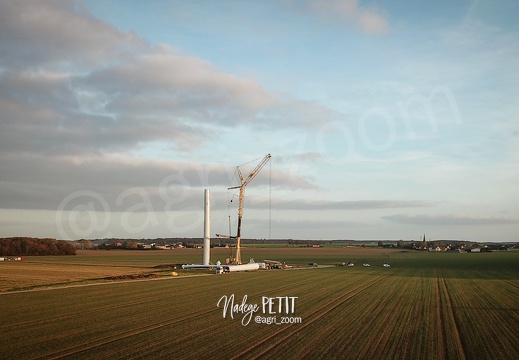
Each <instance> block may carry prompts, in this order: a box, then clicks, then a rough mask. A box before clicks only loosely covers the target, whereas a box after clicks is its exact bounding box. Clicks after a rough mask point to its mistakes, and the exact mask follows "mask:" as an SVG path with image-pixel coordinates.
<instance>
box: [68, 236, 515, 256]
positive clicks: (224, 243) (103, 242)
mask: <svg viewBox="0 0 519 360" xmlns="http://www.w3.org/2000/svg"><path fill="white" fill-rule="evenodd" d="M74 243H75V246H76V248H78V249H85V250H88V249H105V250H111V249H127V250H172V249H182V248H195V249H197V248H198V249H201V248H202V246H203V239H202V238H156V239H117V238H113V239H95V240H85V239H82V240H76V241H75V242H74ZM269 244H270V245H275V246H278V247H279V246H284V247H314V248H315V247H381V248H395V249H407V250H416V251H435V252H490V251H506V250H509V249H512V248H519V243H508V242H507V243H494V242H484V243H482V242H475V241H465V240H426V239H425V236H424V238H423V239H422V240H420V241H412V240H293V239H272V240H266V239H242V246H247V245H249V246H255V245H256V246H260V245H261V246H266V245H269ZM235 246H236V244H235V243H234V242H233V239H221V238H212V239H211V247H212V248H215V247H223V248H229V247H235Z"/></svg>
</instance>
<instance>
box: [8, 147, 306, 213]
mask: <svg viewBox="0 0 519 360" xmlns="http://www.w3.org/2000/svg"><path fill="white" fill-rule="evenodd" d="M0 168H1V169H2V178H1V179H2V181H1V182H0V199H2V202H1V203H0V208H4V209H9V208H13V209H48V210H53V209H54V210H55V209H57V208H58V207H59V205H60V203H62V202H63V201H64V199H66V198H67V197H70V195H71V194H74V193H76V194H79V195H81V194H86V193H88V194H92V193H95V194H98V197H99V198H102V199H103V201H104V202H106V203H107V204H108V205H109V208H110V209H113V210H115V207H116V204H117V203H118V200H117V199H121V197H124V199H125V204H124V206H123V205H122V204H121V206H119V210H121V209H124V208H127V207H128V206H133V205H136V204H139V203H142V202H143V201H144V200H145V201H149V203H150V208H151V209H153V210H157V211H163V210H164V208H165V206H166V205H168V204H174V205H175V206H178V207H181V208H189V207H192V206H198V205H199V203H200V199H199V195H200V194H201V189H202V188H213V189H215V191H216V192H217V193H218V192H221V193H224V192H225V191H226V189H227V187H229V186H230V185H234V184H231V180H232V178H233V173H234V171H235V167H234V166H230V165H228V164H216V163H213V164H200V163H197V164H194V163H186V162H175V161H159V160H149V159H135V158H130V157H123V156H111V157H109V156H104V157H94V156H93V157H88V158H86V157H79V156H77V157H75V156H61V157H42V156H36V155H19V154H16V155H9V156H2V157H0ZM272 179H274V184H275V185H274V186H275V187H276V188H288V189H293V190H294V189H308V188H315V185H314V184H312V183H310V182H308V181H306V180H304V179H302V178H300V177H297V176H295V175H293V174H287V173H285V172H283V171H281V170H274V171H272ZM269 182H270V179H269V174H268V173H266V172H263V173H259V174H258V175H257V176H256V178H255V179H254V184H255V186H258V187H259V186H268V184H269ZM218 189H219V190H218ZM125 194H126V195H125ZM139 194H144V196H142V195H139ZM130 195H131V196H130ZM222 196H223V195H222ZM215 199H218V198H217V197H216V198H215ZM119 202H120V201H119ZM217 203H220V204H222V203H225V200H224V199H223V198H222V199H220V200H218V201H217ZM141 210H145V209H141Z"/></svg>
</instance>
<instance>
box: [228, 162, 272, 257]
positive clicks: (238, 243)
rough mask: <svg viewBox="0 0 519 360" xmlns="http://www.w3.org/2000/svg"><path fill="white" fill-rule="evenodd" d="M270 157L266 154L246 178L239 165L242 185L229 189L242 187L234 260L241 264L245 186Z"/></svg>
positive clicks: (238, 169)
mask: <svg viewBox="0 0 519 360" xmlns="http://www.w3.org/2000/svg"><path fill="white" fill-rule="evenodd" d="M270 158H271V156H270V154H267V155H265V157H264V158H263V160H261V162H260V163H259V164H258V165H257V166H256V167H255V168H254V170H252V171H251V173H250V174H249V176H247V179H244V177H243V174H242V172H241V170H240V167H239V166H238V167H237V171H238V176H239V177H240V182H241V185H239V186H233V187H230V188H228V190H230V189H240V197H239V199H240V200H239V205H238V231H237V232H236V258H235V260H234V262H235V263H236V264H241V219H242V217H243V201H244V199H245V186H247V184H249V183H250V182H251V181H252V179H254V177H255V176H256V175H257V174H258V173H259V172H260V170H261V169H263V167H264V166H265V165H266V164H267V162H268V161H269V160H270Z"/></svg>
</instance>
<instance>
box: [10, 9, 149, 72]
mask: <svg viewBox="0 0 519 360" xmlns="http://www.w3.org/2000/svg"><path fill="white" fill-rule="evenodd" d="M0 8H1V11H0V43H1V44H2V46H0V59H1V60H0V61H1V62H0V68H1V67H9V68H32V69H37V68H41V67H46V68H52V67H55V66H56V65H58V64H59V65H62V66H65V67H68V68H69V69H70V68H75V67H77V66H78V65H92V64H99V63H106V62H112V61H114V60H120V59H122V58H124V57H125V56H127V55H128V54H131V53H134V52H135V51H136V50H138V51H142V50H145V49H146V48H147V47H148V45H147V44H146V43H145V42H144V41H143V40H142V39H140V38H138V37H137V36H135V35H133V34H131V33H127V32H121V31H118V30H116V29H114V28H112V27H111V26H108V25H107V24H105V23H103V22H101V21H99V20H97V19H95V18H93V17H92V16H91V15H90V14H88V13H87V12H86V11H84V10H82V9H81V8H80V7H79V4H78V3H77V2H74V1H66V0H54V1H38V0H32V1H31V0H28V1H22V2H18V1H16V2H12V1H2V2H1V4H0Z"/></svg>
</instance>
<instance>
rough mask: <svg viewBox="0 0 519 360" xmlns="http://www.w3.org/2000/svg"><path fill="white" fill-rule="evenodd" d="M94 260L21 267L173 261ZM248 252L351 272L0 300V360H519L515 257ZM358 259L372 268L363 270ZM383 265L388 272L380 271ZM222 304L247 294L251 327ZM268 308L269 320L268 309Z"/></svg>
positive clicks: (127, 285)
mask: <svg viewBox="0 0 519 360" xmlns="http://www.w3.org/2000/svg"><path fill="white" fill-rule="evenodd" d="M299 250H304V251H299ZM190 251H192V252H193V253H192V254H191V255H188V254H187V253H186V254H184V255H188V256H193V260H192V261H199V258H200V256H199V253H197V252H195V250H190ZM269 252H270V253H269ZM93 253H97V252H92V253H85V254H83V255H78V256H76V257H61V258H59V259H58V258H45V259H41V260H40V259H28V261H27V262H26V263H25V264H23V266H29V265H31V264H38V265H42V264H43V265H46V266H51V265H52V264H55V266H58V267H60V266H65V265H67V264H68V266H76V267H81V266H85V267H90V266H94V267H95V266H96V265H95V264H96V263H97V264H99V265H98V267H99V268H101V269H105V270H107V271H108V270H109V269H110V268H114V269H117V268H120V269H123V270H125V271H126V270H131V271H140V270H143V271H149V270H150V269H153V268H154V267H155V266H157V265H161V264H167V263H168V262H169V263H174V262H177V260H178V259H174V260H171V258H170V257H169V258H164V256H166V255H165V254H164V253H163V252H153V254H151V253H149V254H137V253H135V254H126V253H127V252H124V253H123V252H113V253H111V252H101V253H98V254H93ZM108 253H110V254H108ZM160 253H162V254H160ZM246 253H247V256H249V254H253V253H254V256H253V257H255V258H256V260H258V261H261V259H262V258H274V260H285V261H287V262H288V263H291V264H294V265H296V266H297V265H301V266H302V265H306V264H308V262H312V261H315V262H318V263H319V264H323V265H325V264H333V263H335V262H338V261H353V262H355V263H356V266H355V267H342V266H340V267H339V266H338V267H328V268H306V269H305V270H298V269H293V270H292V269H291V270H271V271H256V272H251V273H231V274H225V275H214V274H210V275H207V276H195V277H188V276H178V277H171V276H169V277H168V276H164V277H162V278H161V279H160V280H158V281H133V282H110V283H102V284H96V285H93V286H80V287H69V288H57V287H56V288H50V289H44V290H35V291H27V292H4V293H2V294H0V307H1V309H2V322H1V323H0V329H1V330H0V331H1V332H2V334H3V336H2V337H0V349H1V350H0V351H1V352H2V353H1V355H0V358H6V359H11V358H17V359H36V358H70V359H93V358H96V359H99V358H110V359H112V358H115V359H142V358H164V359H170V358H177V359H183V358H186V359H192V358H212V359H224V358H240V359H241V358H265V359H267V358H284V359H286V358H288V359H301V358H309V359H331V358H345V357H348V358H354V359H387V358H392V359H417V358H419V359H453V358H457V359H476V358H477V359H517V358H519V333H518V332H517V330H516V329H517V328H519V252H517V251H509V252H503V253H498V252H493V253H485V254H483V253H482V254H444V253H417V252H400V251H392V252H388V251H386V250H382V249H350V248H345V249H326V248H324V249H272V250H269V249H247V252H246ZM214 255H215V256H218V255H220V254H217V253H214ZM221 255H225V253H222V254H221ZM133 257H135V258H133ZM212 257H213V256H212ZM215 259H216V258H215ZM288 259H290V260H288ZM363 262H370V263H371V267H363V266H361V265H362V263H363ZM385 262H387V263H390V264H391V267H390V268H384V267H382V266H381V265H382V263H385ZM0 265H1V266H3V265H9V266H12V265H13V264H0ZM43 265H42V266H43ZM302 268H303V267H302ZM2 269H3V268H2ZM202 273H205V272H203V271H202ZM231 295H234V297H235V303H236V305H239V304H242V301H243V299H244V298H245V297H246V303H247V304H257V305H259V309H258V310H257V312H255V313H254V316H253V317H252V319H251V321H250V323H248V324H246V325H243V324H242V321H243V319H244V316H245V315H244V314H243V313H240V312H237V313H235V314H234V319H233V318H230V313H229V312H227V313H226V317H225V318H224V316H223V315H224V314H223V312H224V310H223V305H222V304H223V303H222V302H221V303H220V305H221V306H220V307H217V304H218V302H219V301H220V299H221V298H222V297H223V296H227V297H230V296H231ZM263 297H272V298H276V297H282V298H283V299H284V297H290V298H292V297H297V298H295V299H294V305H295V306H294V312H293V313H292V312H289V314H286V312H285V311H284V310H285V308H283V314H279V313H278V314H274V315H272V314H265V313H264V312H263V309H262V307H261V305H262V299H263ZM276 304H277V303H276ZM273 310H274V311H276V312H279V311H278V310H279V309H278V308H277V305H276V306H274V307H273ZM270 315H272V316H276V321H281V318H282V317H286V318H287V319H288V320H289V322H293V323H285V324H279V325H275V324H270V325H269V324H265V323H255V321H254V318H255V316H262V317H264V318H266V317H267V316H270Z"/></svg>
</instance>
